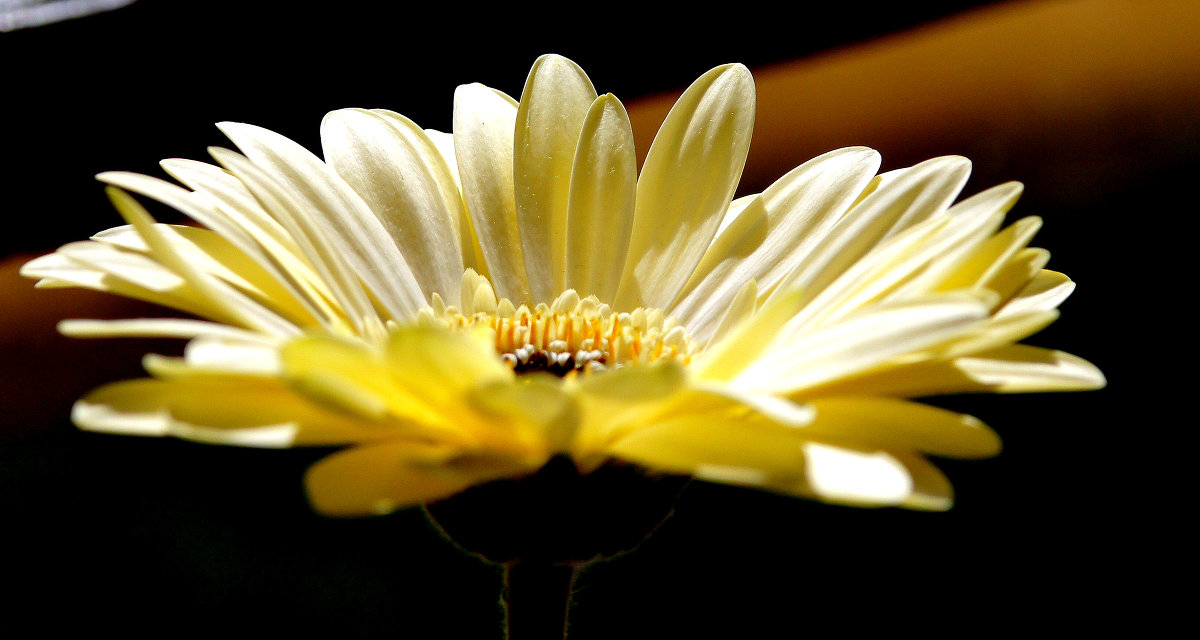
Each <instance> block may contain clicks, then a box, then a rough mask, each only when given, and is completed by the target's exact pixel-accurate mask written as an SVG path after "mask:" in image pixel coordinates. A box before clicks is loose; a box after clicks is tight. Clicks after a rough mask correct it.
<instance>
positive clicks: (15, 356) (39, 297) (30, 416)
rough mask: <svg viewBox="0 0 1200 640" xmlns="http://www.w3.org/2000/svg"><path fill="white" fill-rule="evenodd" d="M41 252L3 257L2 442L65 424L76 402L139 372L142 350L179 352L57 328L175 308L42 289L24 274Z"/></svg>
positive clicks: (158, 345)
mask: <svg viewBox="0 0 1200 640" xmlns="http://www.w3.org/2000/svg"><path fill="white" fill-rule="evenodd" d="M32 257H33V256H14V257H10V258H8V259H7V260H4V261H3V262H0V300H2V302H0V416H3V420H0V442H3V441H4V439H5V438H7V437H10V436H14V435H18V434H20V433H22V432H26V431H33V430H37V429H39V428H46V427H49V426H50V425H52V424H61V423H62V422H63V421H64V419H65V418H66V416H67V415H68V413H69V411H70V408H71V403H72V402H74V400H75V398H77V397H79V396H80V395H81V394H82V393H84V392H86V391H87V390H89V389H91V388H92V387H95V386H98V385H100V384H103V383H105V382H108V381H111V380H115V379H120V378H127V377H133V376H137V375H139V373H141V371H140V362H141V356H142V354H144V353H146V352H147V351H157V352H158V353H171V352H174V351H178V346H177V345H175V344H172V343H170V342H167V341H162V340H78V339H73V338H66V337H64V336H61V335H59V334H58V332H57V331H55V325H56V324H57V323H58V321H59V320H61V319H63V318H128V317H142V316H150V317H163V316H167V315H174V314H173V313H172V312H170V311H164V310H163V309H161V308H160V307H154V306H151V305H148V304H144V303H140V302H135V301H131V300H127V299H125V298H119V297H117V296H112V295H107V294H103V293H96V292H92V291H85V290H80V289H34V288H33V282H34V281H33V280H30V279H28V278H22V277H21V276H19V275H18V274H17V271H18V269H19V268H20V266H21V265H22V264H23V263H24V262H26V261H27V260H29V259H30V258H32Z"/></svg>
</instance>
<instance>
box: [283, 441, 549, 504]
mask: <svg viewBox="0 0 1200 640" xmlns="http://www.w3.org/2000/svg"><path fill="white" fill-rule="evenodd" d="M536 468H537V467H536V466H532V467H531V466H528V465H526V464H522V463H520V462H519V461H515V460H511V461H510V460H500V459H483V458H457V459H451V458H449V456H448V455H447V452H446V451H445V450H443V449H438V448H433V447H425V446H415V445H413V444H412V443H407V442H386V443H381V444H375V445H369V446H364V447H357V448H354V449H350V450H348V451H343V452H340V453H336V454H334V455H332V456H329V457H328V458H325V459H323V460H321V461H320V462H318V463H317V464H315V465H313V466H312V467H311V468H310V469H309V470H308V473H307V474H306V475H305V478H304V484H305V487H306V488H307V490H308V499H309V501H310V502H311V503H312V506H313V508H314V509H316V510H317V511H319V512H321V513H323V514H326V515H331V516H361V515H369V514H377V515H380V514H384V513H389V512H391V511H395V510H396V509H401V508H404V507H408V506H412V505H416V504H421V503H424V502H432V501H435V500H438V499H440V498H445V497H447V496H450V495H453V494H455V493H458V492H459V491H462V490H463V489H466V488H467V487H470V486H473V485H477V484H482V483H484V482H488V481H490V480H495V479H498V478H503V477H513V476H520V475H524V474H527V473H530V472H532V471H534V470H535V469H536Z"/></svg>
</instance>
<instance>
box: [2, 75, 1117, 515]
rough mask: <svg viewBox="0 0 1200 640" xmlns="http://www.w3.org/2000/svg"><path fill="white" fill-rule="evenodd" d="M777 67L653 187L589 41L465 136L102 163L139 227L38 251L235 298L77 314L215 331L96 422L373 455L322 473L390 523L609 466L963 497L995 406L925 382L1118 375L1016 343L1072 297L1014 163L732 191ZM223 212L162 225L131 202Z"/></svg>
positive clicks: (34, 266) (700, 115)
mask: <svg viewBox="0 0 1200 640" xmlns="http://www.w3.org/2000/svg"><path fill="white" fill-rule="evenodd" d="M753 118H754V87H753V82H752V79H751V76H750V73H749V71H748V70H747V69H746V68H745V67H743V66H740V65H727V66H722V67H718V68H716V69H713V70H712V71H709V72H708V73H706V74H704V75H703V76H702V77H701V78H700V79H699V80H697V81H696V82H695V83H694V84H693V85H692V86H691V87H690V88H689V89H688V90H687V91H686V92H685V93H684V94H683V96H682V97H681V98H680V99H679V101H678V103H676V105H675V107H674V108H673V109H672V110H671V112H670V115H669V116H668V117H667V119H666V121H665V122H664V123H663V125H662V128H661V129H660V131H659V133H658V135H657V137H656V138H655V141H654V144H653V146H652V147H651V149H650V151H649V154H648V156H647V158H646V160H645V164H644V166H643V168H642V171H641V174H640V175H638V172H637V167H636V159H635V155H634V148H633V134H632V131H631V129H630V124H629V118H628V116H627V114H626V112H625V109H624V108H623V107H622V105H621V103H620V102H619V101H618V100H617V99H616V98H615V97H613V96H612V95H611V94H609V95H601V96H597V94H596V91H595V89H593V86H592V83H591V82H590V80H589V79H588V78H587V76H586V75H585V74H584V72H583V71H582V70H581V69H580V68H579V67H578V66H576V65H575V64H574V63H572V62H571V61H569V60H566V59H565V58H562V57H558V56H545V57H543V58H541V59H539V60H538V61H537V62H536V63H535V64H534V66H533V69H532V71H531V72H530V74H529V78H528V81H527V82H526V84H525V88H524V92H523V93H522V95H521V99H520V101H516V100H513V99H512V98H510V97H508V96H507V95H505V94H503V93H501V92H499V91H496V90H494V89H490V88H487V87H484V86H482V85H478V84H475V85H467V86H462V87H460V88H459V89H458V91H457V92H456V93H455V102H454V133H453V135H449V134H445V133H439V132H436V131H430V130H422V129H421V128H420V127H418V126H417V125H415V124H414V123H413V122H411V121H410V120H408V119H406V118H405V117H403V116H401V115H399V114H396V113H393V112H391V111H384V110H378V109H376V110H370V109H345V110H340V111H335V112H333V113H330V114H329V115H328V116H327V117H326V118H325V120H324V122H323V123H322V127H321V135H322V146H323V150H324V154H325V160H324V161H322V160H321V159H320V158H317V157H316V156H314V155H313V154H312V153H310V152H309V151H307V150H305V149H304V148H302V147H300V146H299V145H297V144H296V143H294V142H292V141H290V140H288V139H286V138H284V137H282V136H280V135H278V134H275V133H272V132H270V131H267V130H265V129H261V128H258V127H255V126H251V125H247V124H236V123H225V124H222V125H220V127H221V129H222V131H224V132H225V133H226V134H227V135H228V136H229V138H230V139H231V140H232V141H233V143H234V144H235V145H236V146H237V147H238V148H239V149H240V150H241V152H242V153H241V154H239V153H235V152H233V151H229V150H226V149H212V150H211V152H212V155H213V157H214V158H215V159H216V161H217V163H218V164H219V165H220V167H218V166H213V165H209V164H204V163H200V162H194V161H187V160H167V161H164V162H163V163H162V166H163V168H164V169H165V170H166V171H167V173H169V174H170V175H171V176H173V177H174V178H176V179H177V180H178V181H179V182H180V183H182V184H183V185H184V186H185V187H186V188H184V187H180V186H176V185H174V184H171V183H168V182H166V181H162V180H158V179H155V178H151V177H146V176H142V175H136V174H130V173H105V174H102V175H101V176H100V179H101V180H102V181H104V182H106V183H108V184H109V185H111V186H110V187H109V195H110V197H111V198H112V200H113V202H114V203H115V205H116V207H117V209H118V210H119V211H120V213H121V215H122V216H123V217H124V218H125V220H126V221H127V222H128V223H129V224H128V226H123V227H117V228H114V229H109V230H107V231H104V232H102V233H99V234H97V235H96V236H94V237H93V238H92V239H91V240H88V241H84V242H76V243H71V244H68V245H65V246H63V247H62V248H60V249H59V250H58V251H57V252H55V253H53V254H51V255H48V256H45V257H42V258H39V259H36V260H34V261H32V262H30V263H29V264H27V265H26V266H25V267H24V269H23V273H24V274H25V275H27V276H30V277H34V278H38V279H40V281H39V283H38V284H39V286H44V287H58V286H76V287H86V288H92V289H99V290H104V291H111V292H113V293H117V294H120V295H124V296H129V297H133V298H138V299H142V300H148V301H151V302H155V303H159V304H162V305H166V306H169V307H174V308H177V309H180V310H183V311H186V312H189V313H191V314H194V315H196V316H199V317H201V318H205V319H206V320H194V319H178V318H173V319H136V320H118V321H94V320H69V321H64V322H63V323H62V324H61V325H60V328H61V330H62V331H63V332H64V333H66V334H69V335H76V336H130V335H134V336H173V337H179V338H187V339H189V340H190V342H189V343H188V344H187V348H186V351H185V354H184V356H183V357H182V358H165V357H160V356H154V355H149V356H147V357H146V359H145V365H146V369H147V370H148V371H149V373H150V374H151V375H152V377H150V378H145V379H139V380H131V381H125V382H118V383H115V384H111V385H108V386H105V387H102V388H100V389H98V390H96V391H94V392H92V393H90V394H89V395H88V396H86V397H85V398H83V399H81V400H80V401H79V402H78V403H77V404H76V407H75V410H74V420H75V422H76V424H78V425H79V426H80V427H83V428H85V429H92V430H99V431H109V432H116V433H131V434H142V435H172V436H177V437H181V438H187V439H191V440H200V441H205V442H216V443H224V444H235V445H245V446H263V447H287V446H298V445H348V446H349V447H350V448H348V449H346V450H344V451H341V452H339V453H336V454H334V455H332V456H330V457H328V458H326V459H324V460H322V461H321V462H319V463H318V464H316V465H315V466H314V467H313V468H312V469H311V470H310V471H309V473H308V476H307V487H308V491H309V495H310V498H311V501H312V504H313V505H314V507H315V508H316V509H317V510H319V511H321V512H324V513H328V514H337V515H357V514H368V513H383V512H388V511H391V510H394V509H398V508H402V507H405V506H408V505H413V504H418V503H423V502H428V501H433V500H437V499H440V498H443V497H446V496H449V495H452V494H454V493H456V492H459V491H461V490H463V489H465V488H467V487H470V486H472V485H477V484H481V483H484V482H488V481H490V480H494V479H498V478H504V477H521V476H526V475H529V474H532V473H533V472H535V471H536V470H538V469H539V468H540V467H542V466H543V465H544V464H545V463H546V462H547V461H548V460H549V459H550V458H552V457H554V456H560V455H565V456H569V457H570V458H571V459H572V460H573V461H574V463H575V465H576V466H577V467H578V468H579V470H580V471H581V472H584V473H586V472H588V471H591V470H594V469H596V468H598V467H599V466H600V465H602V464H604V463H605V462H607V461H609V460H614V459H615V460H620V461H626V462H632V463H636V464H637V465H641V466H643V467H645V468H648V469H650V470H655V471H661V472H666V473H681V474H688V475H691V476H694V477H697V478H702V479H705V480H712V481H717V482H727V483H733V484H740V485H748V486H753V487H760V488H764V489H768V490H773V491H780V492H785V493H790V494H796V495H802V496H808V497H813V498H817V499H820V500H824V501H831V502H841V503H849V504H856V505H897V506H905V507H914V508H927V509H943V508H946V507H948V506H949V504H950V501H951V490H950V486H949V484H948V482H947V481H946V480H945V479H944V477H943V476H942V475H941V474H940V473H939V472H938V471H937V470H936V469H935V468H934V467H933V466H932V465H930V464H929V463H928V462H927V461H926V460H925V458H924V455H925V454H931V455H937V456H951V457H967V458H969V457H981V456H990V455H993V454H995V453H996V452H997V451H998V449H999V441H998V439H997V437H996V436H995V434H994V433H993V432H992V431H991V430H989V429H988V428H987V427H986V426H984V425H983V424H982V423H980V422H979V421H978V420H976V419H974V418H972V417H969V416H964V415H960V414H957V413H953V412H950V411H946V410H942V409H938V408H934V407H931V406H927V405H924V404H919V403H916V402H913V401H911V400H909V398H912V397H916V396H922V395H929V394H940V393H949V392H964V391H995V392H1020V391H1044V390H1064V389H1090V388H1097V387H1099V386H1102V385H1103V384H1104V378H1103V376H1102V375H1101V374H1100V372H1099V371H1097V370H1096V368H1095V367H1093V366H1092V365H1090V364H1088V363H1087V362H1085V361H1083V360H1080V359H1079V358H1076V357H1074V356H1071V355H1068V354H1065V353H1062V352H1059V351H1052V350H1047V349H1041V348H1035V347H1030V346H1024V345H1018V344H1015V343H1016V342H1017V341H1019V340H1021V339H1023V338H1025V337H1026V336H1028V335H1030V334H1032V333H1034V332H1036V331H1038V330H1040V329H1041V328H1043V327H1045V326H1046V325H1047V324H1049V323H1050V322H1052V321H1053V320H1054V319H1055V318H1056V317H1057V315H1058V312H1057V311H1056V307H1057V306H1058V304H1059V303H1060V302H1061V301H1062V300H1063V299H1064V298H1065V297H1066V296H1067V295H1068V294H1069V293H1070V292H1071V290H1072V288H1073V286H1074V285H1073V283H1072V282H1071V281H1070V280H1069V279H1067V277H1066V276H1064V275H1062V274H1060V273H1056V272H1054V271H1048V270H1045V269H1043V268H1042V267H1043V266H1044V265H1045V264H1046V261H1047V259H1048V254H1047V253H1046V251H1044V250H1042V249H1034V248H1027V244H1028V243H1029V241H1030V239H1031V238H1032V237H1033V234H1034V233H1035V232H1036V230H1037V228H1038V227H1039V225H1040V221H1039V220H1038V219H1037V218H1025V219H1022V220H1019V221H1017V222H1016V223H1015V224H1012V225H1011V226H1009V227H1007V228H1004V229H1003V230H1000V225H1001V222H1002V220H1003V218H1004V216H1005V214H1006V212H1007V211H1008V210H1009V208H1010V207H1012V205H1013V204H1014V202H1015V201H1016V199H1017V197H1018V195H1019V194H1020V191H1021V186H1020V185H1019V184H1017V183H1008V184H1004V185H1000V186H998V187H995V188H992V189H989V190H987V191H984V192H982V193H980V194H978V195H975V196H973V197H970V198H967V199H965V200H962V201H961V202H958V203H957V204H954V200H955V198H956V197H957V195H958V193H959V191H960V190H961V189H962V187H963V184H964V183H965V182H966V180H967V176H968V173H969V171H970V164H969V162H968V161H967V160H965V159H963V158H957V157H946V158H936V159H933V160H929V161H927V162H923V163H921V164H918V165H916V166H913V167H909V168H906V169H901V170H897V171H891V172H888V173H884V174H880V175H876V171H877V170H878V168H879V156H878V154H876V153H875V152H874V151H872V150H870V149H866V148H848V149H840V150H837V151H832V152H830V153H827V154H825V155H823V156H820V157H818V158H815V159H813V160H811V161H809V162H807V163H805V164H803V165H801V166H800V167H797V168H796V169H795V170H793V171H791V172H790V173H788V174H787V175H786V176H784V177H783V178H781V179H780V180H779V181H778V182H776V183H775V184H773V185H772V186H771V187H769V188H768V189H767V190H766V191H764V192H763V193H760V194H755V195H750V196H746V197H742V198H738V199H736V200H733V199H732V198H733V194H734V191H735V188H736V186H737V184H738V180H739V178H740V175H741V172H742V167H743V164H744V162H745V158H746V152H747V149H748V146H749V143H750V137H751V129H752V124H753ZM129 192H133V193H136V194H140V195H142V196H146V197H149V198H152V199H154V200H158V201H160V202H162V203H165V204H167V205H170V206H172V207H174V208H176V209H178V210H179V211H181V212H183V213H185V214H187V215H188V216H190V217H191V218H193V219H194V220H196V221H197V222H199V223H200V224H202V225H203V226H204V227H206V228H195V227H189V226H174V225H166V224H159V223H156V222H154V220H153V219H151V217H150V216H149V215H148V214H147V213H146V211H145V210H144V209H143V208H142V207H141V206H140V205H139V204H138V203H137V201H135V200H134V198H133V197H132V196H131V195H129Z"/></svg>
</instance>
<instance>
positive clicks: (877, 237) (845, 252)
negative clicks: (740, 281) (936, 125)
mask: <svg viewBox="0 0 1200 640" xmlns="http://www.w3.org/2000/svg"><path fill="white" fill-rule="evenodd" d="M970 170H971V164H970V162H968V161H967V160H966V159H965V158H959V157H954V156H948V157H944V158H934V159H932V160H927V161H925V162H922V163H920V164H918V165H915V166H913V167H909V168H908V169H905V170H903V171H899V172H890V173H891V174H892V175H894V176H895V177H894V178H893V179H889V180H881V183H880V184H879V186H878V187H877V188H875V189H874V191H872V192H871V194H870V195H868V196H866V197H865V198H863V199H862V201H861V202H859V203H858V204H856V205H855V206H854V207H853V208H852V209H851V210H850V212H849V213H847V214H846V215H845V216H844V217H843V218H842V219H841V220H840V221H839V222H838V224H837V225H836V226H835V227H834V228H833V229H832V230H831V231H830V232H829V234H828V235H827V236H826V237H825V238H824V239H823V240H822V242H821V243H820V245H818V246H817V247H816V248H815V250H814V251H813V252H812V253H810V254H808V255H806V256H804V259H803V260H802V261H801V262H800V263H799V264H798V265H796V267H795V268H794V269H793V270H792V271H791V273H789V274H788V276H787V277H786V278H784V280H783V282H782V284H780V285H779V287H777V288H776V291H782V290H787V289H792V288H802V289H805V290H807V291H809V292H810V294H812V295H815V294H816V293H818V292H820V291H821V290H822V289H824V288H825V287H826V286H828V285H829V283H830V282H832V281H833V280H834V279H836V278H837V277H839V276H840V275H842V273H844V272H845V271H846V270H847V269H849V268H850V266H851V265H853V264H854V263H855V262H857V261H858V260H859V259H860V258H861V257H862V256H864V255H866V254H867V253H868V252H870V251H871V250H872V249H874V248H875V247H876V246H877V245H878V244H879V243H880V242H882V241H883V240H884V239H886V238H888V237H890V236H892V235H895V234H898V233H900V232H902V231H904V230H905V229H907V228H908V227H910V226H912V225H914V224H917V223H919V222H921V221H922V220H924V219H926V218H928V217H930V216H932V215H934V214H936V213H939V212H941V211H943V210H945V208H946V207H948V206H949V205H950V202H951V201H953V199H954V198H955V196H957V195H958V193H959V191H960V190H961V189H962V186H963V184H964V183H965V182H966V181H967V176H968V175H969V174H970ZM882 177H883V176H881V178H882Z"/></svg>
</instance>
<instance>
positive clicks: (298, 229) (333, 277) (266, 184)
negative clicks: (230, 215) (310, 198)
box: [209, 148, 382, 332]
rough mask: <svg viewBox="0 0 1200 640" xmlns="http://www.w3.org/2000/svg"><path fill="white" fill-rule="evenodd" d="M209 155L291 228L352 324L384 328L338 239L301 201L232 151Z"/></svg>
mask: <svg viewBox="0 0 1200 640" xmlns="http://www.w3.org/2000/svg"><path fill="white" fill-rule="evenodd" d="M209 153H211V154H212V156H213V158H215V159H216V160H217V162H219V163H221V164H222V165H223V166H225V167H226V168H228V169H229V170H230V171H232V172H233V174H234V175H235V176H237V177H238V179H239V180H241V181H242V183H243V184H245V185H246V188H248V189H249V190H250V191H251V192H252V193H254V197H255V198H257V199H258V201H259V202H261V203H262V204H263V207H264V208H265V209H266V210H267V211H269V212H270V213H271V215H272V216H273V217H274V218H275V219H277V220H278V221H279V222H280V224H282V225H283V226H284V227H286V228H287V229H288V233H289V234H291V236H292V238H294V239H295V240H296V243H297V244H298V245H299V247H300V249H301V250H302V251H303V253H304V257H305V259H306V260H307V261H308V262H309V263H310V264H312V265H313V267H314V268H315V269H316V270H317V272H318V273H319V274H320V277H321V279H322V280H324V281H325V282H326V283H327V284H328V288H329V290H330V291H331V293H332V294H333V296H334V297H335V298H336V300H337V303H338V304H339V305H340V306H341V308H342V310H343V311H344V312H345V313H346V315H348V316H349V320H350V322H352V323H353V325H354V326H355V327H356V328H357V329H358V330H359V331H362V332H366V331H367V330H368V326H370V325H382V322H381V320H380V319H379V317H378V315H377V314H376V312H375V309H374V307H373V306H372V304H371V301H370V299H369V298H368V297H367V293H366V292H365V291H364V290H363V287H362V284H361V283H360V281H359V280H358V278H357V276H356V274H355V272H354V271H353V270H352V267H351V265H350V264H349V263H348V262H347V259H346V257H345V256H344V255H343V252H342V251H341V250H340V247H339V246H338V244H337V243H336V242H335V241H334V238H332V237H330V236H328V235H327V234H326V233H325V231H324V228H323V225H322V223H321V222H320V221H319V220H316V219H314V216H313V214H312V212H311V210H309V209H307V208H306V207H305V206H304V205H303V204H301V203H299V202H297V201H296V200H295V199H294V198H293V197H292V196H291V195H290V194H289V192H288V190H287V189H286V188H284V187H283V185H281V184H279V183H278V182H277V181H276V180H275V179H274V178H272V177H271V176H269V175H267V173H266V172H264V171H263V170H262V169H260V168H259V167H258V166H257V165H255V164H254V163H253V162H251V161H250V160H249V159H247V158H246V157H244V156H242V155H239V154H237V153H234V152H232V151H229V150H228V149H220V148H210V149H209Z"/></svg>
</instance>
